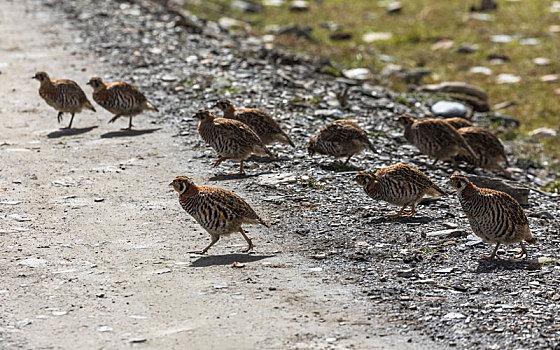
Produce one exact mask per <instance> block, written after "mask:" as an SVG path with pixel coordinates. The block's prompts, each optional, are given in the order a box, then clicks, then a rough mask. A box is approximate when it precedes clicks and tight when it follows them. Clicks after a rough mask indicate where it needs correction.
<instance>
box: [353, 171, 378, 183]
mask: <svg viewBox="0 0 560 350" xmlns="http://www.w3.org/2000/svg"><path fill="white" fill-rule="evenodd" d="M356 182H357V183H358V185H360V186H362V187H364V186H367V185H369V184H370V183H372V182H374V183H375V182H377V177H376V176H375V174H374V173H373V172H371V171H360V172H359V173H357V174H356Z"/></svg>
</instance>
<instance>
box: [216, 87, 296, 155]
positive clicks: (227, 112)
mask: <svg viewBox="0 0 560 350" xmlns="http://www.w3.org/2000/svg"><path fill="white" fill-rule="evenodd" d="M214 107H217V108H219V109H220V110H221V111H222V112H224V118H228V119H235V120H239V121H240V122H243V123H245V124H247V125H249V126H250V127H251V129H253V131H254V132H255V133H257V135H259V137H260V138H261V140H262V142H263V143H264V144H265V145H268V144H271V143H273V142H274V141H278V142H281V143H284V144H287V145H290V146H292V147H295V145H294V143H293V142H292V140H291V139H290V137H289V136H288V135H287V134H286V133H285V132H284V131H283V130H282V129H281V128H280V124H278V122H277V121H276V120H274V119H273V118H272V117H271V116H270V115H269V114H268V113H266V112H265V111H262V110H260V109H257V108H243V109H237V108H235V107H234V106H233V104H232V103H231V102H230V101H229V100H228V99H225V98H221V99H219V100H218V101H217V102H216V105H215V106H214Z"/></svg>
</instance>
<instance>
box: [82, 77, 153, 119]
mask: <svg viewBox="0 0 560 350" xmlns="http://www.w3.org/2000/svg"><path fill="white" fill-rule="evenodd" d="M93 100H94V101H95V102H97V103H99V105H101V106H102V107H103V108H105V109H106V110H108V111H109V112H111V113H114V114H119V115H123V116H133V115H137V114H139V113H141V112H142V111H144V110H147V109H151V110H155V111H157V109H156V108H155V107H154V106H153V105H152V104H151V103H149V102H148V101H147V99H146V97H145V96H144V94H142V93H141V92H140V91H139V90H138V89H136V88H135V87H134V86H132V85H131V84H128V83H124V82H114V83H109V84H105V88H101V89H99V90H97V91H95V92H94V93H93Z"/></svg>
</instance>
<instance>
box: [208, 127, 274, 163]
mask: <svg viewBox="0 0 560 350" xmlns="http://www.w3.org/2000/svg"><path fill="white" fill-rule="evenodd" d="M198 132H199V133H200V136H201V137H202V139H203V140H204V141H206V142H207V143H208V144H210V146H212V148H214V150H216V152H217V153H218V154H219V155H220V156H221V157H222V158H225V159H231V160H234V161H241V160H245V159H247V158H249V157H250V156H251V154H256V155H269V156H272V153H271V152H270V151H269V150H268V149H267V148H266V146H265V145H264V144H263V142H262V141H261V139H260V138H259V136H258V135H257V134H256V133H255V132H254V131H253V130H252V129H251V128H250V127H249V126H247V125H246V124H244V123H242V122H240V121H238V120H233V119H225V118H209V119H205V120H202V121H201V122H200V124H199V125H198Z"/></svg>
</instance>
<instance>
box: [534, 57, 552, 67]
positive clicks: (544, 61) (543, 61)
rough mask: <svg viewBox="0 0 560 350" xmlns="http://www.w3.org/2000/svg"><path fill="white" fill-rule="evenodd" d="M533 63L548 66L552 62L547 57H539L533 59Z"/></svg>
mask: <svg viewBox="0 0 560 350" xmlns="http://www.w3.org/2000/svg"><path fill="white" fill-rule="evenodd" d="M533 63H534V64H536V65H537V66H548V65H549V64H550V63H551V60H550V59H549V58H546V57H537V58H535V59H534V60H533Z"/></svg>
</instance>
